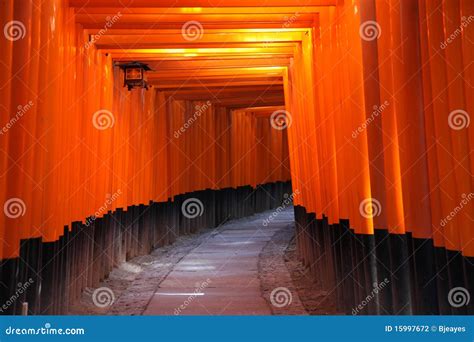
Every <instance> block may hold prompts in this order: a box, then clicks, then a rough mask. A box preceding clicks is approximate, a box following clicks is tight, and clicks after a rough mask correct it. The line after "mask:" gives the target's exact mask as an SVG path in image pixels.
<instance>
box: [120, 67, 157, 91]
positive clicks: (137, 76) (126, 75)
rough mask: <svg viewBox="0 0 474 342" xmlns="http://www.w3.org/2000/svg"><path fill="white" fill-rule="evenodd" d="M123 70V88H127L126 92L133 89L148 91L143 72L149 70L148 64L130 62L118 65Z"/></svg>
mask: <svg viewBox="0 0 474 342" xmlns="http://www.w3.org/2000/svg"><path fill="white" fill-rule="evenodd" d="M119 67H120V68H121V69H122V70H123V86H124V87H125V86H127V88H128V90H132V89H133V88H134V87H141V88H145V89H147V90H148V83H147V82H146V73H145V71H148V70H151V69H150V67H149V66H148V64H145V63H140V62H130V63H123V64H119Z"/></svg>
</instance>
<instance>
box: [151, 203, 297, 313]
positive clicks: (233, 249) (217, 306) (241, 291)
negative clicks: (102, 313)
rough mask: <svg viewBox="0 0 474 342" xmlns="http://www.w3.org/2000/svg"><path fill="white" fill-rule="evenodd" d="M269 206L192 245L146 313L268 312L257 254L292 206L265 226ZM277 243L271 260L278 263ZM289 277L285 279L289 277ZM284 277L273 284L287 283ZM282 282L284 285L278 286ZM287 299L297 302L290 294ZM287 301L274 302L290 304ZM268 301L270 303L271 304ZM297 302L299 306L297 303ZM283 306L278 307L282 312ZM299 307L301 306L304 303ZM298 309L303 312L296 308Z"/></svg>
mask: <svg viewBox="0 0 474 342" xmlns="http://www.w3.org/2000/svg"><path fill="white" fill-rule="evenodd" d="M271 214H272V212H271V211H268V212H265V213H262V214H258V215H254V216H251V217H249V218H244V219H240V220H237V221H234V222H230V223H229V224H226V225H224V226H222V227H220V229H219V230H218V232H217V233H216V234H213V235H212V236H210V237H209V238H208V239H206V240H205V241H203V242H202V243H201V244H200V245H199V246H198V247H196V248H195V249H194V250H192V251H191V252H190V253H189V254H188V255H186V256H185V257H184V258H183V259H181V261H179V262H178V263H177V264H176V265H175V267H174V269H173V270H172V271H171V272H170V273H169V274H168V275H167V276H166V278H165V279H164V281H163V282H162V283H161V284H160V285H159V288H158V289H157V291H156V292H155V294H154V295H153V297H152V298H151V300H150V302H149V304H148V306H147V308H146V310H145V312H144V314H145V315H198V314H201V315H270V314H272V313H273V312H274V305H272V301H271V300H270V299H271V298H269V297H267V298H268V300H266V299H265V298H264V296H262V283H261V278H260V274H259V260H260V255H261V254H262V251H263V250H264V249H265V248H266V247H267V245H268V244H269V243H271V241H272V237H273V236H274V235H275V234H276V233H278V232H280V231H281V230H285V229H286V230H289V229H292V228H291V226H290V225H291V224H292V223H293V215H292V208H291V209H287V210H285V211H283V212H281V213H279V214H278V215H277V216H276V217H275V219H274V220H273V221H272V222H271V223H270V224H268V225H267V226H264V225H263V221H264V220H265V219H267V218H268V217H270V215H271ZM288 242H289V240H288V241H286V245H284V246H282V248H281V249H280V250H279V254H280V256H279V258H281V262H278V257H277V258H274V257H273V258H271V259H272V260H271V262H270V263H269V264H270V265H271V266H277V267H283V269H284V270H286V267H285V264H284V261H283V259H282V257H283V254H284V250H285V248H286V246H287V245H288ZM288 281H289V283H288ZM289 284H291V277H290V276H289V275H288V274H286V282H284V283H281V284H277V283H276V284H275V288H277V287H284V288H286V286H289ZM281 285H283V286H281ZM292 297H293V298H292V303H295V302H299V299H298V298H297V294H296V293H294V294H292ZM292 303H287V304H285V303H278V304H276V305H278V306H280V305H282V304H285V305H284V306H285V307H286V306H288V307H291V304H292ZM272 307H273V308H272ZM300 308H302V306H300ZM282 311H284V310H283V307H280V308H278V313H281V312H282ZM303 312H304V309H303ZM298 313H300V314H301V313H302V312H301V311H299V312H298Z"/></svg>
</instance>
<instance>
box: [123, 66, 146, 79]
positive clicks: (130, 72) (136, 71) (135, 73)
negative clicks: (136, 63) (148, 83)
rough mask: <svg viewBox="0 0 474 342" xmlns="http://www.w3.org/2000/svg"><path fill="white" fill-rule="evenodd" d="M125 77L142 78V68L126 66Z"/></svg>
mask: <svg viewBox="0 0 474 342" xmlns="http://www.w3.org/2000/svg"><path fill="white" fill-rule="evenodd" d="M125 79H126V80H131V81H132V80H133V81H135V80H142V79H143V73H142V68H127V69H126V70H125Z"/></svg>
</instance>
